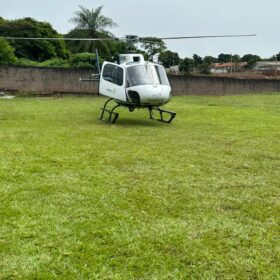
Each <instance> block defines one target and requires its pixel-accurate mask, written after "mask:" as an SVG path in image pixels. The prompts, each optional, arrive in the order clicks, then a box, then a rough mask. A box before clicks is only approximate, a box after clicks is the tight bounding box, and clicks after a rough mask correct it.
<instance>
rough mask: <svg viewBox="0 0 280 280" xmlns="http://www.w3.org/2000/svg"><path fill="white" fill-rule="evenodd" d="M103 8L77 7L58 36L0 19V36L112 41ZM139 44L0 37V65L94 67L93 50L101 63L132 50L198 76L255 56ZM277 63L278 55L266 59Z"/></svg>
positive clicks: (45, 27) (32, 23)
mask: <svg viewBox="0 0 280 280" xmlns="http://www.w3.org/2000/svg"><path fill="white" fill-rule="evenodd" d="M102 9H103V6H100V7H98V8H96V9H88V8H85V7H83V6H79V10H77V11H76V12H74V15H73V17H72V18H71V19H70V21H71V22H72V23H74V25H75V27H74V28H73V29H72V30H71V31H70V32H68V33H67V34H59V33H58V32H57V31H56V30H55V29H54V28H53V27H52V25H51V24H50V23H48V22H40V21H37V20H35V19H33V18H28V17H27V18H23V19H16V20H6V19H4V18H2V17H0V37H46V38H51V37H54V38H63V37H65V38H114V34H113V33H111V32H110V31H109V30H111V29H112V28H113V27H117V24H116V23H115V22H114V21H113V20H112V19H111V18H109V17H106V16H104V15H103V14H102ZM139 43H140V44H136V43H133V42H127V41H120V40H111V41H94V42H93V41H63V40H62V41H47V40H37V41H36V40H34V41H28V40H5V39H3V38H2V39H1V38H0V64H17V65H34V66H45V67H48V66H55V67H65V68H68V67H71V68H95V65H96V57H95V53H94V50H95V49H96V48H97V49H98V51H99V54H100V57H101V61H102V60H108V61H116V60H117V57H118V54H119V53H127V52H129V51H136V52H140V53H142V54H143V55H144V56H145V58H146V59H149V58H151V57H152V56H154V55H156V54H159V56H158V58H159V61H160V63H161V64H162V65H163V66H164V67H166V68H168V67H170V66H173V65H179V69H180V70H181V71H183V72H186V73H189V72H191V71H192V70H193V69H196V70H197V71H198V72H200V73H204V74H207V73H209V68H210V65H211V64H213V63H225V62H246V63H247V67H248V68H252V67H253V66H254V65H255V63H256V62H257V61H260V60H262V59H261V58H260V57H259V56H257V55H253V54H247V55H244V56H242V57H240V56H239V55H236V54H235V55H231V54H220V55H219V56H218V57H212V56H205V57H204V58H202V57H200V56H199V55H197V54H194V55H193V57H191V58H188V57H186V58H184V59H182V58H180V57H179V55H178V53H176V52H172V51H171V50H168V49H167V47H166V45H165V43H164V42H163V41H162V40H161V39H158V38H154V37H149V38H146V39H145V40H141V41H140V42H139ZM270 59H271V60H276V59H277V60H280V53H279V54H276V55H274V56H273V57H271V58H270Z"/></svg>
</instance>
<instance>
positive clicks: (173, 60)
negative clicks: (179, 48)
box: [159, 50, 180, 68]
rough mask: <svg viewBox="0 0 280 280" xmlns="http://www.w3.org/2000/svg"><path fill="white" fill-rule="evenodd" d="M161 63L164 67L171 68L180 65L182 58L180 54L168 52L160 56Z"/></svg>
mask: <svg viewBox="0 0 280 280" xmlns="http://www.w3.org/2000/svg"><path fill="white" fill-rule="evenodd" d="M159 61H160V62H161V63H162V65H163V66H164V67H166V68H170V66H173V65H179V63H180V57H179V55H178V53H176V52H172V51H170V50H167V51H165V52H162V53H161V54H160V55H159Z"/></svg>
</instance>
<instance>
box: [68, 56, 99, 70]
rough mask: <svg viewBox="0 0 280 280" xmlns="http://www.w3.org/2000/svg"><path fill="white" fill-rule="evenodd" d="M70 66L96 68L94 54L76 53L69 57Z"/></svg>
mask: <svg viewBox="0 0 280 280" xmlns="http://www.w3.org/2000/svg"><path fill="white" fill-rule="evenodd" d="M69 64H70V67H72V68H93V69H94V70H97V66H96V56H95V54H93V53H77V54H73V55H72V56H71V57H70V61H69Z"/></svg>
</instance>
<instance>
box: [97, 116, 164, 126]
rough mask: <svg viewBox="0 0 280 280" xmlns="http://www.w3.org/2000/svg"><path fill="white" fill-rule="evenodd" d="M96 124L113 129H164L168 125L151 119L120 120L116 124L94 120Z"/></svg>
mask: <svg viewBox="0 0 280 280" xmlns="http://www.w3.org/2000/svg"><path fill="white" fill-rule="evenodd" d="M94 124H97V125H98V126H104V127H105V126H112V127H122V128H125V127H139V126H140V127H154V128H156V127H162V126H165V125H166V124H164V123H161V122H159V121H157V120H151V119H130V118H125V117H123V118H119V119H118V120H117V121H116V123H114V124H112V123H109V122H108V121H102V120H99V119H97V120H94Z"/></svg>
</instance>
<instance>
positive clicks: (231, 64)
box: [212, 62, 247, 69]
mask: <svg viewBox="0 0 280 280" xmlns="http://www.w3.org/2000/svg"><path fill="white" fill-rule="evenodd" d="M246 65H247V62H226V63H214V64H213V65H212V67H213V68H217V69H218V68H230V67H244V66H246Z"/></svg>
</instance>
